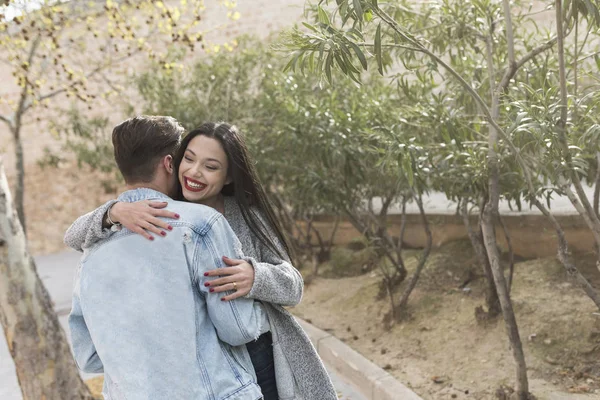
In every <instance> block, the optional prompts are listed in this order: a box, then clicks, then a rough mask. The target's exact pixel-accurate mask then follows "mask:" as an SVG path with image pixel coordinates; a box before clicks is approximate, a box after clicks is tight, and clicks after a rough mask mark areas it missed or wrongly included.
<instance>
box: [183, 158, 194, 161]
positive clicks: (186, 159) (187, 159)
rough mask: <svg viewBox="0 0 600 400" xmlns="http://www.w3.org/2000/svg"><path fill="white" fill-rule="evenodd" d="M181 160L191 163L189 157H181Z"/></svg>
mask: <svg viewBox="0 0 600 400" xmlns="http://www.w3.org/2000/svg"><path fill="white" fill-rule="evenodd" d="M183 159H184V160H185V161H190V162H191V161H192V159H191V158H189V157H183Z"/></svg>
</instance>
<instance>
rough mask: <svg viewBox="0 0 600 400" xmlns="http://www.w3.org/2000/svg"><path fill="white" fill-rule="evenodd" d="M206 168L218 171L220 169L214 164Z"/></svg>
mask: <svg viewBox="0 0 600 400" xmlns="http://www.w3.org/2000/svg"><path fill="white" fill-rule="evenodd" d="M206 168H207V169H209V170H211V171H216V170H217V169H218V168H217V167H215V166H214V165H207V166H206Z"/></svg>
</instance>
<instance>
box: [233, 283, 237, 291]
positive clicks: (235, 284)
mask: <svg viewBox="0 0 600 400" xmlns="http://www.w3.org/2000/svg"><path fill="white" fill-rule="evenodd" d="M233 290H235V291H237V283H235V282H233Z"/></svg>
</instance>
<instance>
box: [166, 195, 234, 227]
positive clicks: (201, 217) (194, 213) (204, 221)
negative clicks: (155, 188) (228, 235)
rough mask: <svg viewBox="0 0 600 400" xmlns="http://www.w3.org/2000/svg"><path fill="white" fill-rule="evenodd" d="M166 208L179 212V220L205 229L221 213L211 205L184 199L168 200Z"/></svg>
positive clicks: (220, 215) (219, 216)
mask: <svg viewBox="0 0 600 400" xmlns="http://www.w3.org/2000/svg"><path fill="white" fill-rule="evenodd" d="M168 203H169V204H168V205H167V207H165V208H166V209H167V210H169V211H172V212H175V213H177V214H179V221H180V222H184V223H188V224H190V225H192V226H193V227H195V228H197V229H199V230H201V231H206V230H207V229H210V227H211V226H212V224H214V222H215V221H217V220H218V219H219V218H222V217H223V215H222V214H221V213H220V212H218V211H217V210H215V209H214V208H212V207H209V206H205V205H203V204H196V203H188V202H184V201H177V200H168Z"/></svg>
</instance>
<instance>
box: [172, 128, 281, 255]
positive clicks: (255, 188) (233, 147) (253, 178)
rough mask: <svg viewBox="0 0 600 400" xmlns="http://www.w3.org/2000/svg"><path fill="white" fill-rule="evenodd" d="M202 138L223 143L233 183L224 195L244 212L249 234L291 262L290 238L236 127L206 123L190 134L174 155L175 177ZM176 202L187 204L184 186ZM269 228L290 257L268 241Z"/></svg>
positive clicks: (222, 191) (179, 186)
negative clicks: (195, 141) (194, 141)
mask: <svg viewBox="0 0 600 400" xmlns="http://www.w3.org/2000/svg"><path fill="white" fill-rule="evenodd" d="M201 135H202V136H206V137H209V138H212V139H215V140H217V141H218V142H219V143H221V146H222V147H223V150H224V151H225V154H226V155H227V161H228V164H229V168H228V171H227V173H228V176H229V178H230V179H231V183H229V184H227V185H225V186H223V189H222V190H221V193H222V194H223V195H224V196H234V197H235V200H236V202H237V203H238V205H239V207H240V210H241V211H242V217H244V221H246V224H247V225H248V227H249V228H250V231H251V232H252V233H253V234H254V235H255V236H256V237H257V238H258V240H259V241H260V242H261V243H263V244H264V245H265V246H267V247H268V248H269V249H270V250H271V251H273V252H274V253H275V254H277V255H278V256H279V257H280V258H281V259H283V260H286V259H290V260H291V258H292V254H291V252H290V245H289V242H288V240H287V237H286V235H285V234H284V233H283V229H282V228H281V224H280V223H279V221H278V220H277V217H276V216H275V212H274V211H273V206H272V205H271V203H270V202H269V199H268V198H267V195H266V193H265V190H264V189H263V186H262V184H261V183H260V180H259V179H258V175H257V173H256V169H255V168H254V165H253V164H252V162H251V160H250V156H249V154H248V149H247V147H246V144H245V143H244V139H243V137H242V135H241V134H240V133H239V131H238V129H237V128H236V127H235V126H233V125H229V124H227V123H224V122H217V123H215V122H206V123H204V124H202V125H201V126H199V127H198V128H196V129H194V130H192V131H190V132H189V133H188V134H187V135H186V136H185V137H184V138H183V140H182V141H181V145H180V147H179V149H178V151H177V153H176V154H175V159H174V166H175V173H176V176H179V166H180V165H181V161H182V160H183V157H184V154H185V151H186V149H187V147H188V145H189V143H190V142H191V141H192V139H193V138H195V137H196V136H201ZM176 199H177V200H185V199H184V197H183V191H182V189H181V183H179V184H178V193H177V196H176ZM251 207H255V208H256V209H258V211H259V212H260V213H261V214H262V215H264V217H265V219H266V223H267V224H268V225H269V226H264V224H263V223H262V221H261V220H260V219H259V217H258V216H257V215H256V214H255V213H254V212H252V211H251ZM269 228H270V229H272V230H273V232H275V234H276V236H277V238H278V239H279V241H280V242H281V244H282V245H283V248H284V250H285V252H286V253H287V254H282V253H281V250H280V249H279V248H278V246H277V245H276V244H275V243H273V241H272V240H271V239H270V238H269V235H268V234H266V233H265V230H266V229H269Z"/></svg>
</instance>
